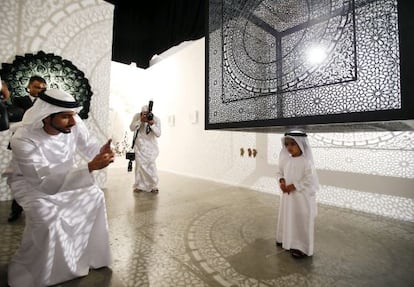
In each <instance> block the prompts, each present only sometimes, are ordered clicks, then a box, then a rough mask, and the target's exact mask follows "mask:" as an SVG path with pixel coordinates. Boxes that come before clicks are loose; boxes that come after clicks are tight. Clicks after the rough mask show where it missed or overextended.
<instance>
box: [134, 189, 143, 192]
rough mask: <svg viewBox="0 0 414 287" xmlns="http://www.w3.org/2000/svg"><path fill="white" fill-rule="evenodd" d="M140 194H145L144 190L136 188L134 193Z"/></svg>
mask: <svg viewBox="0 0 414 287" xmlns="http://www.w3.org/2000/svg"><path fill="white" fill-rule="evenodd" d="M140 192H143V190H142V189H139V188H134V193H140Z"/></svg>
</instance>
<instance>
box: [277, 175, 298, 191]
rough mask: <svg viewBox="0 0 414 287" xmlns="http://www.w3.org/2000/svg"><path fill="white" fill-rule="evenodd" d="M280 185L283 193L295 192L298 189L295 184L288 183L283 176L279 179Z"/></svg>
mask: <svg viewBox="0 0 414 287" xmlns="http://www.w3.org/2000/svg"><path fill="white" fill-rule="evenodd" d="M279 187H280V189H281V190H282V191H283V193H287V194H289V193H291V192H293V191H294V190H295V189H296V188H295V186H294V185H293V184H289V185H286V181H285V179H284V178H281V179H280V180H279Z"/></svg>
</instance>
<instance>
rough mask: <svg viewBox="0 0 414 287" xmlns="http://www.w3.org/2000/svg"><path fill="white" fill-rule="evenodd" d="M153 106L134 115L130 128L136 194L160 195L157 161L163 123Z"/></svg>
mask: <svg viewBox="0 0 414 287" xmlns="http://www.w3.org/2000/svg"><path fill="white" fill-rule="evenodd" d="M152 104H153V102H152V101H150V102H149V105H148V106H147V105H145V106H143V107H142V109H141V113H137V114H135V115H134V117H133V119H132V122H131V124H130V126H129V128H130V129H131V131H133V132H134V145H133V149H134V152H135V184H134V186H133V188H134V192H143V191H149V192H152V193H155V194H156V193H158V172H157V166H156V164H155V160H156V159H157V157H158V154H159V150H158V141H157V138H158V137H159V136H160V135H161V122H160V120H159V118H157V117H155V116H154V115H153V114H152Z"/></svg>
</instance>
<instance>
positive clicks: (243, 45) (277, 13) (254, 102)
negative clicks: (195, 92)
mask: <svg viewBox="0 0 414 287" xmlns="http://www.w3.org/2000/svg"><path fill="white" fill-rule="evenodd" d="M305 2H306V1H276V2H272V1H267V0H263V1H246V2H245V4H243V5H242V4H239V1H223V10H222V11H223V12H222V14H221V18H220V17H219V16H217V15H212V14H210V23H214V24H217V23H219V24H221V27H222V29H216V30H213V31H210V33H209V42H208V45H209V50H208V51H209V63H208V64H209V95H208V106H209V109H208V110H209V115H208V123H209V124H221V123H233V122H244V121H252V120H269V119H283V118H292V117H306V116H317V115H318V116H319V115H336V114H343V113H352V112H367V111H383V110H396V109H399V108H401V94H400V81H399V77H400V71H399V45H398V19H397V1H395V0H372V1H362V0H355V1H346V0H343V1H342V0H337V1H317V2H315V3H314V2H312V4H309V5H307V4H306V3H307V2H306V3H305ZM215 13H216V14H217V13H220V12H218V11H215ZM219 15H220V14H219ZM318 45H319V46H320V47H323V48H322V49H323V50H320V51H322V54H323V55H322V56H323V59H322V60H321V62H319V63H316V64H315V63H313V64H312V63H310V62H309V61H308V60H307V56H308V51H309V50H310V49H313V48H315V47H317V46H318Z"/></svg>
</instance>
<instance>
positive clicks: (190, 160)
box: [111, 39, 414, 221]
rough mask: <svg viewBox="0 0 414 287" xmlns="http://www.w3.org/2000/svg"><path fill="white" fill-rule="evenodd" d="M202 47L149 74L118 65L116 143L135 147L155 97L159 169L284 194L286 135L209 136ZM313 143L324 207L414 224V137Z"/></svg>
mask: <svg viewBox="0 0 414 287" xmlns="http://www.w3.org/2000/svg"><path fill="white" fill-rule="evenodd" d="M204 44H205V41H204V39H201V40H197V41H194V42H192V43H191V44H189V45H187V46H186V47H184V48H182V49H181V50H179V51H177V52H175V53H173V54H170V55H169V56H168V57H165V58H164V59H163V60H161V61H158V62H157V63H156V64H155V65H153V66H151V67H150V68H148V69H147V70H141V69H137V68H133V67H132V66H128V65H122V64H117V63H113V70H112V79H111V107H112V111H113V113H112V116H111V118H118V119H119V118H123V121H124V122H123V123H122V124H120V122H118V124H117V128H116V129H112V130H113V133H114V139H115V141H120V140H122V137H123V136H124V135H125V133H126V134H127V135H128V139H127V140H126V142H127V144H128V145H129V144H130V137H131V136H132V133H131V132H129V129H128V126H129V122H130V120H131V118H132V116H133V113H135V112H139V110H140V107H141V106H142V105H143V104H146V103H147V102H148V100H149V99H151V98H152V99H153V100H154V113H155V114H156V115H157V116H159V117H160V118H161V121H162V135H161V137H160V139H159V144H160V156H159V158H158V160H157V164H158V168H159V169H160V170H164V171H169V172H173V173H176V174H182V175H187V176H191V177H197V178H202V179H208V180H212V181H218V182H223V183H227V184H231V185H236V186H241V187H247V188H251V189H255V190H260V191H263V192H269V193H275V194H278V193H279V191H278V188H277V182H276V179H275V172H276V169H277V162H278V155H279V151H280V148H281V144H280V138H281V134H265V133H247V132H230V131H211V130H209V131H206V130H204V93H205V87H204V74H205V73H204V71H205V70H204V69H205V66H204V63H205V62H204V49H205V48H204ZM112 103H116V111H115V110H114V109H113V107H115V104H113V106H112ZM122 105H124V107H122ZM122 125H124V128H123V130H122ZM309 140H310V142H311V145H312V148H313V152H314V157H315V160H316V166H317V169H318V175H319V178H320V183H321V191H320V192H319V194H318V202H320V203H325V204H329V205H333V206H338V207H345V208H350V209H353V210H358V211H364V212H368V213H372V214H377V215H383V216H387V217H392V218H395V219H401V220H407V221H414V134H413V132H380V133H379V132H366V133H352V132H350V133H317V134H310V135H309ZM249 148H250V149H251V150H253V149H256V150H257V156H256V157H255V158H254V157H253V156H251V157H249V156H248V149H249ZM241 149H243V150H244V155H243V156H241ZM124 161H125V160H124ZM120 164H121V165H122V164H123V166H125V169H126V162H122V160H121V163H120ZM160 180H161V181H162V178H161V179H160ZM194 192H197V191H196V190H195V191H194ZM161 195H162V191H161Z"/></svg>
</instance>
